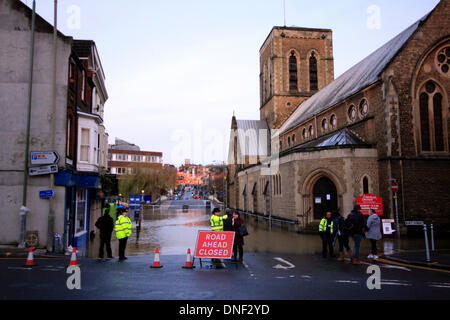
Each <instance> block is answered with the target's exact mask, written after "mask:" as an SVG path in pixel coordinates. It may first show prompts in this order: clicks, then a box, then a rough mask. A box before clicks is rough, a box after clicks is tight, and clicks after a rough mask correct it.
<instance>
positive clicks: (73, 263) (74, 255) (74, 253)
mask: <svg viewBox="0 0 450 320" xmlns="http://www.w3.org/2000/svg"><path fill="white" fill-rule="evenodd" d="M77 265H78V264H77V248H75V247H73V251H72V256H71V257H70V263H69V267H70V266H77Z"/></svg>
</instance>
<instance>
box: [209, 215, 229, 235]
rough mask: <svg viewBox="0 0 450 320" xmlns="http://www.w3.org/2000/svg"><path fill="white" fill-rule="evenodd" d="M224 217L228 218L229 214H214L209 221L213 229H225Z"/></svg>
mask: <svg viewBox="0 0 450 320" xmlns="http://www.w3.org/2000/svg"><path fill="white" fill-rule="evenodd" d="M223 219H228V215H223V216H216V215H215V214H213V215H212V216H211V219H209V222H210V224H211V230H212V231H223Z"/></svg>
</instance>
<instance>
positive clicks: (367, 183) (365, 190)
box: [363, 177, 369, 194]
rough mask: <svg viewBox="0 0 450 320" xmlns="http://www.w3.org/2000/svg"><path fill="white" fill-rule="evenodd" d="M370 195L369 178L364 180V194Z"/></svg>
mask: <svg viewBox="0 0 450 320" xmlns="http://www.w3.org/2000/svg"><path fill="white" fill-rule="evenodd" d="M368 193H369V179H368V178H367V177H364V178H363V194H368Z"/></svg>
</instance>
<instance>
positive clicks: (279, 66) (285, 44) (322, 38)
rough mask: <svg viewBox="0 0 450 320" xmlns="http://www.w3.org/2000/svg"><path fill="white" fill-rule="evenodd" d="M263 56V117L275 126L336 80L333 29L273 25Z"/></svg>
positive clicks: (261, 106) (261, 62)
mask: <svg viewBox="0 0 450 320" xmlns="http://www.w3.org/2000/svg"><path fill="white" fill-rule="evenodd" d="M259 55H260V101H261V103H260V120H266V121H267V122H268V124H269V127H270V128H271V129H276V128H279V127H280V126H281V125H282V124H283V122H284V121H286V119H287V118H288V117H289V116H290V115H291V114H292V112H294V110H295V109H296V108H297V107H298V106H299V104H300V103H302V102H303V101H304V100H306V99H308V98H309V97H311V96H312V95H313V94H314V93H316V92H317V91H318V90H320V89H322V88H323V87H325V86H326V85H327V84H329V83H330V82H331V81H333V80H334V61H333V41H332V31H331V30H330V29H311V28H298V27H273V28H272V30H271V32H270V33H269V35H268V36H267V38H266V40H265V41H264V43H263V45H262V47H261V49H260V50H259Z"/></svg>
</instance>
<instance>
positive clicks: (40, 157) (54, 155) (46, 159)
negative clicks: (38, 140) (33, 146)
mask: <svg viewBox="0 0 450 320" xmlns="http://www.w3.org/2000/svg"><path fill="white" fill-rule="evenodd" d="M58 160H59V155H58V152H56V151H31V152H30V161H31V165H44V164H55V163H57V162H58Z"/></svg>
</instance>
